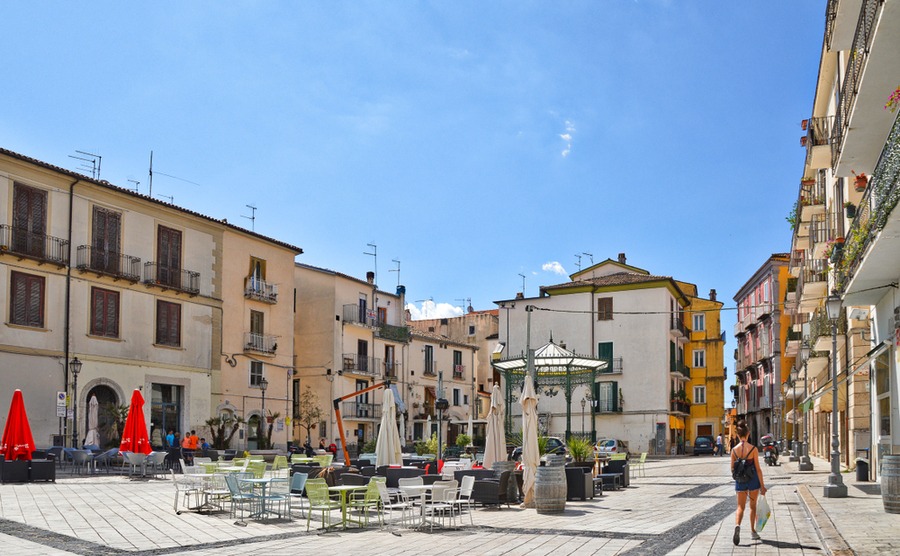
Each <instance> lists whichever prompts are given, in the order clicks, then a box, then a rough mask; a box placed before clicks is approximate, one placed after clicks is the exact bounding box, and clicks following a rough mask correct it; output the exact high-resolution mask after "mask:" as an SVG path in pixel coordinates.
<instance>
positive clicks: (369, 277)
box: [366, 270, 375, 285]
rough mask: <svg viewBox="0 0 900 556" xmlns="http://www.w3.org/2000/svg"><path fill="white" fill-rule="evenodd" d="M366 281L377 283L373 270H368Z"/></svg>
mask: <svg viewBox="0 0 900 556" xmlns="http://www.w3.org/2000/svg"><path fill="white" fill-rule="evenodd" d="M366 282H368V283H370V284H372V285H374V284H375V273H374V272H372V271H371V270H370V271H369V272H366Z"/></svg>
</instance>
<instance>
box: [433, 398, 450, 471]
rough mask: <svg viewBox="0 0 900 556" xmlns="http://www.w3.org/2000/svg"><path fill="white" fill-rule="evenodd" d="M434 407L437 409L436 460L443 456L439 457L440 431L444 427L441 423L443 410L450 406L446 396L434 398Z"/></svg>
mask: <svg viewBox="0 0 900 556" xmlns="http://www.w3.org/2000/svg"><path fill="white" fill-rule="evenodd" d="M434 407H435V409H437V410H438V437H437V438H438V453H437V459H438V460H441V459H443V458H442V457H441V433H442V431H441V429H443V428H444V427H443V423H444V411H446V410H447V409H448V408H449V407H450V402H449V401H447V399H446V398H438V399H437V400H435V402H434Z"/></svg>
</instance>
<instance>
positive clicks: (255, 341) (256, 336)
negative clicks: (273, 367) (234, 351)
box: [244, 332, 278, 355]
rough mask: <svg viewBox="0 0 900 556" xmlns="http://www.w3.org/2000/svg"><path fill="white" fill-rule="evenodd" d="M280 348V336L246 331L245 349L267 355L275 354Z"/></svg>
mask: <svg viewBox="0 0 900 556" xmlns="http://www.w3.org/2000/svg"><path fill="white" fill-rule="evenodd" d="M277 349H278V337H277V336H273V335H271V334H260V333H258V332H245V333H244V351H253V352H256V353H262V354H265V355H275V351H276V350H277Z"/></svg>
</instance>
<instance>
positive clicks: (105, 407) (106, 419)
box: [79, 384, 121, 448]
mask: <svg viewBox="0 0 900 556" xmlns="http://www.w3.org/2000/svg"><path fill="white" fill-rule="evenodd" d="M94 396H96V397H97V405H98V408H97V432H98V433H99V435H100V444H99V446H100V447H101V448H109V447H117V446H118V440H119V438H118V432H117V431H116V430H115V417H114V413H113V411H112V410H111V408H115V407H116V406H118V405H119V404H120V403H121V402H120V397H119V394H118V393H117V392H116V390H115V388H113V387H112V386H110V385H108V384H96V385H94V386H92V387H90V389H89V390H88V391H87V396H86V399H85V407H84V412H83V413H82V415H83V416H84V417H83V419H84V421H83V422H82V423H79V428H80V427H82V426H83V427H84V428H83V429H81V430H83V431H85V434H87V433H88V431H89V430H90V427H89V422H90V419H91V415H90V401H91V398H92V397H94Z"/></svg>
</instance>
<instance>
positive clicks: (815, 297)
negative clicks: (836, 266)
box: [800, 259, 828, 312]
mask: <svg viewBox="0 0 900 556" xmlns="http://www.w3.org/2000/svg"><path fill="white" fill-rule="evenodd" d="M827 288H828V261H826V260H825V259H807V261H806V263H805V265H804V268H803V273H802V282H801V284H800V311H801V312H806V311H812V310H813V309H815V308H816V307H818V306H819V305H820V304H821V303H822V299H824V298H825V296H826V295H827V292H826V289H827Z"/></svg>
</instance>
